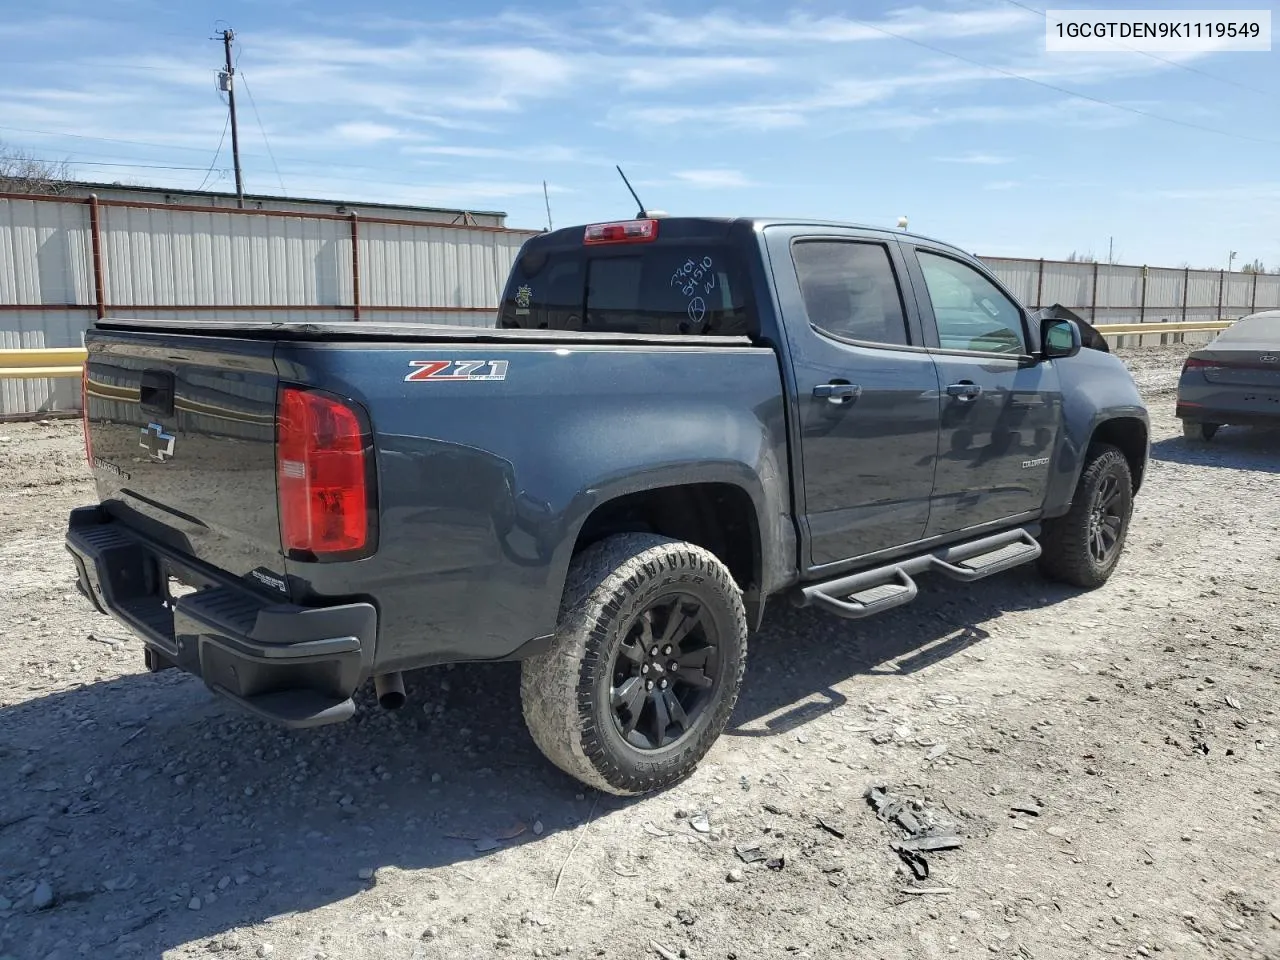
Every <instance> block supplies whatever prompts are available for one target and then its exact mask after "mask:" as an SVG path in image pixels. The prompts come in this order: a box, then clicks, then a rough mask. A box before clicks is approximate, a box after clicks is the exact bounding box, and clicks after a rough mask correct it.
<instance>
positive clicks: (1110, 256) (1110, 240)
mask: <svg viewBox="0 0 1280 960" xmlns="http://www.w3.org/2000/svg"><path fill="white" fill-rule="evenodd" d="M1115 249H1116V238H1115V237H1107V263H1115V262H1116V257H1115Z"/></svg>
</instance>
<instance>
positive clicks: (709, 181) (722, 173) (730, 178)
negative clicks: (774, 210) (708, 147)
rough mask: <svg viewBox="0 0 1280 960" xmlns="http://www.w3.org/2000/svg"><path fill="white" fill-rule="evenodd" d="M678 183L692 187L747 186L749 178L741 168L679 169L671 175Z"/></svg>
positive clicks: (749, 181)
mask: <svg viewBox="0 0 1280 960" xmlns="http://www.w3.org/2000/svg"><path fill="white" fill-rule="evenodd" d="M673 176H674V177H675V178H676V180H678V181H679V182H680V183H683V184H687V185H688V186H692V187H701V188H709V189H719V188H722V187H749V186H752V182H751V180H749V179H748V178H747V175H746V174H744V173H743V172H742V171H741V170H725V169H711V170H680V171H677V172H676V173H675V174H674V175H673Z"/></svg>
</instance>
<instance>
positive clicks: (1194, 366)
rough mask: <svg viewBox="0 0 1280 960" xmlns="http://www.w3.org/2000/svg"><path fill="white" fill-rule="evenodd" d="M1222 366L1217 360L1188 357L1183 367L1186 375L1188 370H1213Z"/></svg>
mask: <svg viewBox="0 0 1280 960" xmlns="http://www.w3.org/2000/svg"><path fill="white" fill-rule="evenodd" d="M1220 366H1222V364H1221V363H1219V362H1218V361H1217V360H1204V359H1202V358H1200V357H1187V361H1186V363H1184V364H1183V365H1182V370H1183V372H1184V373H1185V372H1186V371H1188V370H1211V369H1213V368H1215V367H1220Z"/></svg>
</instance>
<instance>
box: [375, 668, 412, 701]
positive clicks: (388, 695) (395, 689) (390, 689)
mask: <svg viewBox="0 0 1280 960" xmlns="http://www.w3.org/2000/svg"><path fill="white" fill-rule="evenodd" d="M373 690H374V692H375V693H376V694H377V695H378V706H380V707H382V709H384V710H399V709H400V708H401V707H403V706H404V701H405V695H404V674H402V673H401V672H400V671H398V670H397V671H396V672H395V673H384V674H381V675H380V676H377V677H374V678H373Z"/></svg>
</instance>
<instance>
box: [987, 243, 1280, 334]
mask: <svg viewBox="0 0 1280 960" xmlns="http://www.w3.org/2000/svg"><path fill="white" fill-rule="evenodd" d="M983 262H984V263H985V264H987V266H988V267H990V268H991V270H992V271H993V272H994V273H995V275H996V276H997V277H999V278H1000V281H1001V282H1002V283H1003V284H1004V285H1005V286H1006V287H1008V288H1009V290H1010V292H1011V293H1013V294H1014V296H1016V297H1018V298H1019V299H1020V300H1021V301H1022V302H1023V304H1025V305H1026V306H1028V307H1030V308H1032V309H1038V308H1040V307H1048V306H1052V305H1053V304H1055V303H1057V304H1061V305H1062V306H1064V307H1067V308H1068V309H1070V310H1073V311H1075V312H1076V313H1078V314H1079V315H1080V316H1082V317H1084V319H1086V320H1088V321H1089V322H1091V323H1153V322H1158V321H1162V320H1166V321H1180V320H1187V321H1210V320H1219V319H1223V318H1230V317H1242V316H1244V315H1245V314H1248V313H1253V312H1255V311H1257V310H1270V309H1274V308H1276V307H1277V306H1280V274H1274V273H1269V274H1256V275H1255V274H1251V273H1227V272H1226V271H1223V270H1187V269H1171V268H1169V267H1140V266H1127V265H1120V264H1106V263H1075V262H1066V261H1055V260H1015V259H1000V258H995V257H993V258H985V257H984V258H983ZM1144 273H1145V275H1146V281H1145V283H1144V282H1143V275H1144ZM1161 336H1166V337H1167V336H1168V335H1152V336H1141V337H1138V336H1131V337H1126V338H1124V342H1125V343H1126V344H1127V345H1134V344H1142V345H1150V344H1156V343H1159V342H1160V337H1161ZM1211 336H1212V334H1196V333H1189V334H1186V337H1187V339H1188V340H1207V339H1209V338H1210V337H1211Z"/></svg>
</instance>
